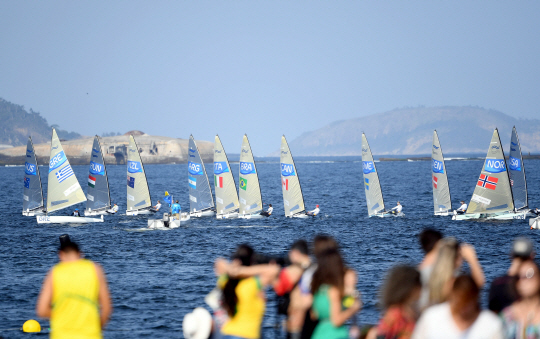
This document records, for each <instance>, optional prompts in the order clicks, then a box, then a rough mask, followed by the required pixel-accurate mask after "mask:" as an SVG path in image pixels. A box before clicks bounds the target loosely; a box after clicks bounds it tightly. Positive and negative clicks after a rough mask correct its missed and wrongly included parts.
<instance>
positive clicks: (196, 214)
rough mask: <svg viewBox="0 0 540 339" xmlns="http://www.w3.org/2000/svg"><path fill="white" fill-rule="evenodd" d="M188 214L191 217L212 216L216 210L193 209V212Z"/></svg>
mask: <svg viewBox="0 0 540 339" xmlns="http://www.w3.org/2000/svg"><path fill="white" fill-rule="evenodd" d="M189 215H190V217H192V218H205V217H213V216H215V215H216V211H214V210H204V211H194V212H191V213H189Z"/></svg>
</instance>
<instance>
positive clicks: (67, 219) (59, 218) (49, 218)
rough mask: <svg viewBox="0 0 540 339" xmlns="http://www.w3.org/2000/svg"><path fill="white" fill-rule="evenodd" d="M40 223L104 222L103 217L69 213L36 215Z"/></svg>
mask: <svg viewBox="0 0 540 339" xmlns="http://www.w3.org/2000/svg"><path fill="white" fill-rule="evenodd" d="M36 219H37V223H38V224H89V223H93V222H103V216H101V218H86V217H75V216H69V215H65V216H64V215H39V216H36Z"/></svg>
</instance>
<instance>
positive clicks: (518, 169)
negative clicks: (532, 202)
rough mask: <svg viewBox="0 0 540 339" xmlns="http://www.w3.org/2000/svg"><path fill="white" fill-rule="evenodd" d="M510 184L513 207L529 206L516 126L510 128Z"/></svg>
mask: <svg viewBox="0 0 540 339" xmlns="http://www.w3.org/2000/svg"><path fill="white" fill-rule="evenodd" d="M508 162H509V165H508V169H509V171H508V172H509V173H510V179H511V181H510V184H511V186H512V194H513V196H514V207H515V208H516V209H518V210H519V209H523V208H528V207H529V199H528V196H527V180H526V179H525V165H524V164H523V156H522V155H521V145H520V144H519V138H518V135H517V131H516V126H514V128H513V129H512V139H511V140H510V157H509V159H508Z"/></svg>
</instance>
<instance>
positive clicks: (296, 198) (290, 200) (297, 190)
mask: <svg viewBox="0 0 540 339" xmlns="http://www.w3.org/2000/svg"><path fill="white" fill-rule="evenodd" d="M279 162H280V165H281V191H282V192H283V207H284V210H285V216H286V217H289V218H308V215H307V214H306V208H305V206H304V196H303V195H302V187H300V179H299V178H298V173H297V172H296V167H295V166H294V160H293V157H292V154H291V150H290V149H289V144H288V143H287V139H285V136H284V135H283V136H281V148H280V159H279Z"/></svg>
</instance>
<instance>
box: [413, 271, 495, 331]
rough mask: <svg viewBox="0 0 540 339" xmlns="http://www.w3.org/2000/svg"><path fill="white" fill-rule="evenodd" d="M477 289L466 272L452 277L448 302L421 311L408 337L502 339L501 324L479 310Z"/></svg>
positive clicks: (490, 315)
mask: <svg viewBox="0 0 540 339" xmlns="http://www.w3.org/2000/svg"><path fill="white" fill-rule="evenodd" d="M479 294H480V289H479V288H478V286H477V285H476V283H475V282H474V279H473V278H472V277H471V276H470V275H462V276H459V277H457V278H456V279H455V281H454V285H453V287H452V292H451V294H450V299H449V301H448V302H445V303H442V304H438V305H435V306H431V307H429V308H428V309H426V310H425V311H424V313H423V314H422V316H421V317H420V319H419V320H418V322H417V323H416V326H415V328H414V331H413V334H412V336H411V338H412V339H469V338H470V339H472V338H474V339H503V338H504V335H503V324H502V321H501V319H499V317H498V316H497V315H496V314H495V313H493V312H491V311H488V310H481V308H480V304H479V302H478V296H479Z"/></svg>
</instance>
